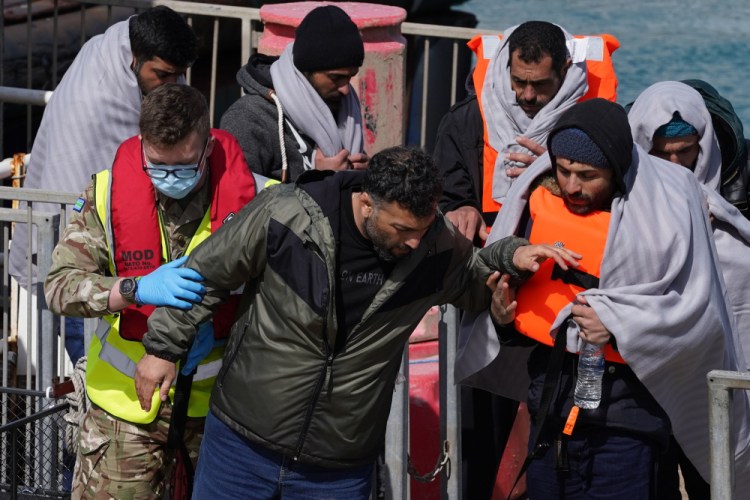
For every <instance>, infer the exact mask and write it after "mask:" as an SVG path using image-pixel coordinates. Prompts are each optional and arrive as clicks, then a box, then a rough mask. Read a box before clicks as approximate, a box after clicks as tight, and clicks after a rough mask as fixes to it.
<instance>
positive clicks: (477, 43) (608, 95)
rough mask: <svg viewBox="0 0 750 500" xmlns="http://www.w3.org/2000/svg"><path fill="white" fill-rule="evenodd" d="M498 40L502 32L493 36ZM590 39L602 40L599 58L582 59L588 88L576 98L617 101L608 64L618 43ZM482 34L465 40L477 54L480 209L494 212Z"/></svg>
mask: <svg viewBox="0 0 750 500" xmlns="http://www.w3.org/2000/svg"><path fill="white" fill-rule="evenodd" d="M497 36H498V38H500V39H501V40H502V35H497ZM587 36H589V35H575V38H586V37H587ZM590 36H591V38H596V37H599V38H601V39H602V42H603V49H602V59H601V60H600V61H599V60H591V59H587V60H586V74H587V82H588V86H589V89H588V91H587V92H586V94H584V95H583V97H581V99H580V100H579V101H585V100H586V99H592V98H594V97H601V98H603V99H607V100H609V101H612V102H616V101H617V75H615V68H614V66H613V64H612V53H613V52H614V51H616V50H617V49H618V48H620V42H618V41H617V39H616V38H615V37H614V36H612V35H608V34H602V35H590ZM483 44H484V37H483V36H482V35H477V36H475V37H474V38H472V39H471V40H469V42H468V43H467V45H468V47H469V48H470V49H471V50H472V51H473V52H474V53H475V54H476V55H477V64H476V66H475V67H474V75H473V78H474V87H475V89H476V92H477V102H478V103H479V111H480V113H481V114H482V123H483V124H484V153H483V169H482V172H483V174H482V177H483V183H482V212H484V213H497V212H498V211H499V210H500V204H499V203H498V202H496V201H495V200H493V199H492V180H493V177H494V172H495V161H496V160H497V151H495V149H494V148H493V147H492V146H490V141H489V133H488V131H487V118H486V117H485V116H484V108H483V107H482V88H483V87H484V79H485V76H486V75H487V67H488V66H489V63H490V57H491V54H488V55H487V56H486V57H485V54H484V45H483Z"/></svg>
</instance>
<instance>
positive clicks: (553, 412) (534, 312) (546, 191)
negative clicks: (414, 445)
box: [456, 99, 750, 498]
mask: <svg viewBox="0 0 750 500" xmlns="http://www.w3.org/2000/svg"><path fill="white" fill-rule="evenodd" d="M547 145H548V154H547V155H545V156H543V157H541V158H540V159H539V160H538V161H536V162H534V164H533V165H532V166H531V167H530V168H529V171H528V172H527V173H525V174H524V175H523V176H522V177H521V178H520V179H519V180H518V181H517V182H516V183H515V184H514V185H513V187H511V189H510V191H509V192H508V196H507V198H506V203H505V204H504V205H503V208H502V210H501V211H500V215H499V216H498V220H497V221H496V223H495V225H494V226H493V228H492V234H491V235H490V238H489V240H488V241H494V240H495V239H497V238H502V237H507V235H510V234H522V235H528V237H529V240H530V241H531V242H532V243H533V242H535V241H538V240H540V239H541V240H545V241H555V242H556V243H555V244H556V245H559V246H563V247H565V248H569V249H571V250H574V251H576V252H578V253H579V254H581V255H582V258H581V260H580V265H579V266H578V267H577V268H576V269H575V270H572V271H565V270H562V269H557V268H555V266H554V265H549V264H543V265H542V266H541V268H540V270H539V271H538V272H537V273H535V274H534V276H533V277H532V278H530V279H529V280H528V281H527V282H525V283H523V284H521V285H520V286H519V287H517V289H515V288H514V287H512V286H508V284H507V279H503V280H501V281H500V282H499V284H498V286H497V287H496V288H495V292H494V294H493V302H492V306H491V309H490V314H491V318H492V320H493V321H494V324H490V323H487V322H482V318H479V319H478V322H476V323H475V326H476V328H474V329H473V330H471V331H470V330H469V329H468V328H467V329H465V330H464V331H465V332H469V331H470V332H471V333H470V335H468V337H465V338H462V339H461V342H460V344H461V345H462V346H465V347H464V350H463V351H462V352H461V353H459V357H458V361H457V367H456V372H457V378H458V379H462V378H465V377H467V376H470V375H473V374H476V373H478V372H481V370H482V369H483V368H484V367H485V366H486V365H487V364H488V363H495V364H496V365H497V366H498V367H499V368H500V369H501V370H500V371H499V372H495V373H494V376H495V378H494V380H487V383H491V384H494V386H495V388H496V390H497V391H499V393H505V392H507V391H515V392H516V394H517V393H518V391H519V390H520V391H522V392H526V395H527V400H528V406H529V412H530V414H531V415H532V425H531V433H530V436H531V438H530V443H529V450H530V459H529V462H528V464H529V465H528V469H527V471H526V474H527V476H526V478H527V488H528V493H529V497H530V498H581V497H583V498H586V497H590V498H601V497H612V498H652V497H653V494H654V486H655V484H656V473H657V470H656V467H655V464H656V462H657V458H658V457H659V454H660V452H661V451H663V450H664V449H665V448H666V446H667V443H668V441H669V436H670V430H671V431H672V432H673V434H674V436H675V438H676V439H677V441H678V442H679V443H680V445H681V446H682V447H683V449H684V451H685V453H686V454H687V456H688V457H689V458H690V459H691V461H692V462H693V463H694V464H695V465H696V467H697V468H698V469H699V470H700V471H701V473H702V474H703V475H704V477H707V476H708V458H707V457H708V455H709V453H708V447H709V442H708V432H707V429H708V425H709V421H708V405H707V404H706V401H707V400H708V392H707V385H706V374H707V373H708V372H709V371H710V370H712V369H725V370H737V369H743V368H744V357H743V355H742V352H741V349H740V347H739V346H738V345H737V344H736V340H735V339H736V334H737V331H736V329H735V324H734V321H733V319H732V313H731V310H730V306H729V304H728V303H727V301H726V298H725V293H724V284H723V281H722V277H721V270H720V269H719V262H718V260H717V259H716V256H715V250H714V245H713V236H712V232H711V227H710V226H709V224H708V217H707V215H706V211H705V207H704V197H703V194H702V191H701V188H700V186H699V184H698V182H697V180H696V179H695V177H694V176H693V175H692V174H690V172H688V171H687V170H686V169H684V168H682V167H678V166H676V165H674V164H672V163H668V162H665V161H662V160H660V159H658V158H654V157H652V156H650V155H649V154H648V153H647V152H646V151H644V150H643V149H642V148H641V147H640V146H638V145H634V144H633V139H632V136H631V132H630V125H629V123H628V119H627V115H626V114H625V111H624V110H623V109H622V108H621V107H620V106H618V105H617V104H614V103H611V102H608V101H605V100H602V99H592V100H589V101H585V102H582V103H578V104H576V105H575V106H573V107H572V108H571V109H570V110H568V111H567V112H566V113H565V114H563V116H562V117H561V118H560V121H559V122H558V124H557V125H556V126H555V128H554V129H553V130H552V131H551V132H550V136H549V138H548V140H547ZM485 319H486V318H485ZM583 342H586V343H590V344H594V345H596V346H599V347H601V350H602V351H603V356H604V360H603V364H604V366H603V370H602V371H603V375H602V376H601V377H602V378H601V379H600V380H601V382H600V383H601V394H600V397H599V398H598V407H597V406H592V407H591V408H588V409H584V408H583V407H582V406H583V405H581V407H579V406H578V405H577V404H576V405H574V402H575V398H574V392H575V387H576V382H577V377H578V376H580V370H579V369H578V367H579V365H578V352H579V351H580V350H581V348H582V346H583ZM522 350H526V351H527V355H528V363H519V362H518V358H519V354H520V352H521V351H522ZM471 353H474V354H473V355H467V354H471ZM476 353H489V354H487V355H486V356H485V357H483V358H480V357H478V356H476ZM511 358H512V359H514V360H515V361H516V364H515V366H517V367H523V368H522V370H523V372H520V371H516V372H514V373H509V372H508V371H507V369H508V368H509V367H510V365H509V364H508V363H505V362H504V361H505V360H508V359H511ZM526 377H528V378H526ZM529 380H530V383H529ZM733 403H734V406H733V411H734V412H735V413H734V418H735V419H737V420H735V421H746V419H747V415H748V411H750V405H749V404H748V398H747V395H746V394H744V393H741V394H736V399H735V400H734V402H733ZM732 439H733V443H735V445H736V448H735V450H734V452H735V454H734V458H735V460H736V463H735V467H736V469H735V471H736V474H735V477H736V478H740V477H742V478H743V480H742V481H740V480H739V479H738V484H737V485H736V486H735V487H736V488H737V490H738V491H744V489H745V487H746V484H745V483H747V479H748V477H750V476H749V475H748V473H747V471H748V465H749V464H750V456H748V454H747V453H746V450H747V448H748V443H749V442H750V434H748V429H747V428H746V427H743V426H740V427H738V428H737V429H735V432H734V433H733V435H732ZM740 483H742V484H740Z"/></svg>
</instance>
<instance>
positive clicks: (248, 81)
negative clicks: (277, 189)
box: [219, 54, 315, 181]
mask: <svg viewBox="0 0 750 500" xmlns="http://www.w3.org/2000/svg"><path fill="white" fill-rule="evenodd" d="M276 59H277V58H276V57H270V56H266V55H262V54H255V55H253V56H251V57H250V60H249V61H248V63H247V64H246V65H245V66H243V67H242V68H240V70H239V71H238V72H237V82H238V83H239V84H240V86H242V89H243V90H244V92H245V95H243V96H242V97H240V98H239V99H238V100H237V101H235V102H234V104H232V105H231V106H230V107H229V109H227V110H226V112H225V113H224V115H223V116H222V117H221V123H220V126H219V128H222V129H224V130H226V131H227V132H230V133H231V134H232V135H234V136H235V137H236V138H237V140H238V141H239V143H240V146H241V147H242V151H243V153H244V154H245V160H246V161H247V164H248V166H249V167H250V170H252V171H253V172H254V173H256V174H260V175H263V176H266V177H270V178H272V179H276V180H281V166H282V150H281V146H280V143H279V112H278V109H277V107H276V104H275V103H274V101H273V99H272V98H271V93H272V92H273V83H272V81H271V70H270V68H271V64H272V63H273V62H274V61H275V60H276ZM283 134H284V149H285V151H286V157H287V162H288V169H289V176H288V179H287V180H288V181H294V180H295V179H297V177H299V175H300V174H301V173H302V172H304V171H305V170H311V169H312V155H313V152H314V151H315V144H314V142H313V141H312V140H311V139H310V138H309V137H307V136H305V135H303V134H302V133H300V132H298V131H297V130H296V127H295V128H293V126H292V123H291V122H290V120H289V119H288V118H286V117H285V119H284V124H283Z"/></svg>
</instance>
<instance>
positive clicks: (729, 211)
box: [628, 80, 750, 499]
mask: <svg viewBox="0 0 750 500" xmlns="http://www.w3.org/2000/svg"><path fill="white" fill-rule="evenodd" d="M694 87H695V88H694ZM696 89H698V90H696ZM704 89H706V90H707V91H709V90H708V89H710V91H713V88H712V87H710V86H709V85H708V84H707V83H705V82H701V81H699V80H692V81H691V80H689V81H687V82H684V83H683V82H674V81H665V82H658V83H655V84H654V85H651V86H650V87H648V88H647V89H646V90H644V91H643V92H642V93H641V95H639V96H638V99H636V100H635V102H634V103H633V106H632V108H631V109H630V112H629V114H628V119H629V120H630V126H631V129H632V132H633V140H634V141H635V142H636V143H637V144H638V145H639V146H641V147H642V148H643V149H645V150H647V151H649V153H650V154H652V155H654V156H657V157H659V158H662V159H664V160H667V161H670V162H672V163H676V164H678V165H682V166H683V167H685V168H687V169H690V170H691V171H692V172H693V173H694V174H695V177H696V178H697V179H698V182H700V183H701V187H702V189H703V193H704V195H705V197H706V201H707V203H708V210H709V213H710V214H711V227H712V230H713V235H714V241H715V243H716V251H717V255H718V257H719V262H720V263H721V270H722V273H723V276H724V283H725V284H726V287H727V295H728V298H729V301H730V303H731V305H732V310H733V312H734V318H735V321H736V323H737V328H738V332H740V335H741V337H740V339H739V341H740V343H741V344H742V347H743V350H744V354H745V359H746V360H747V359H748V358H749V357H750V308H748V304H750V288H749V287H748V286H747V283H748V281H750V268H749V267H748V266H747V265H746V263H747V262H750V221H748V220H747V219H746V218H745V217H744V216H743V215H742V213H740V210H739V207H741V206H743V204H742V203H738V204H737V206H734V205H732V204H730V203H729V201H728V200H732V201H735V202H737V201H742V200H745V201H746V198H742V196H739V197H738V196H737V195H742V194H743V193H744V194H746V189H731V188H732V187H734V185H735V184H737V181H738V180H739V181H740V183H739V185H740V187H744V184H742V177H743V175H742V174H743V173H744V172H743V171H742V167H744V166H745V165H746V163H745V162H744V161H742V162H741V163H739V162H738V163H739V165H737V164H735V165H733V166H734V167H735V169H734V171H733V172H725V171H723V167H724V165H722V159H723V158H725V157H727V156H728V157H729V158H732V156H731V155H728V154H727V153H729V151H736V150H737V148H736V147H735V148H734V149H732V148H731V147H730V146H731V145H732V143H729V142H726V141H724V142H723V143H722V142H720V140H719V133H720V132H719V131H720V130H721V131H722V132H726V131H727V130H731V129H730V128H729V127H727V126H726V125H725V124H726V123H727V122H726V121H725V120H723V119H721V118H723V116H720V117H718V118H717V117H715V116H713V115H712V114H711V113H710V112H709V109H708V107H707V106H706V101H704V95H705V93H704V95H701V94H700V93H699V90H704ZM729 109H730V110H731V107H730V108H729ZM724 116H726V115H724ZM715 127H716V128H715ZM740 141H741V142H740V144H743V145H744V142H745V139H744V137H741V136H740ZM735 144H736V143H735ZM725 146H726V147H727V149H728V150H729V151H725V148H724V147H725ZM738 166H739V167H740V168H739V169H738V168H737V167H738ZM726 167H729V165H726ZM727 173H730V174H733V175H726V174H727ZM728 181H729V182H728ZM725 187H726V188H729V189H724V188H725ZM722 195H724V197H726V198H727V199H726V200H725V198H724V197H723V196H722ZM746 206H747V205H746V203H744V207H745V208H746ZM678 463H679V468H680V471H681V473H682V478H683V480H684V483H685V491H687V493H688V496H689V497H690V498H693V499H695V498H708V497H709V496H710V489H709V484H708V483H707V482H706V481H705V480H704V479H703V478H702V477H701V476H700V474H699V473H698V471H696V470H695V467H693V464H692V463H690V461H689V460H688V459H687V457H685V454H684V453H682V450H681V449H680V447H679V446H678V445H677V443H676V442H674V441H672V442H671V443H670V450H669V453H667V454H666V455H665V457H664V460H663V462H662V464H661V468H660V470H661V471H662V472H666V474H662V475H661V477H660V486H661V487H663V488H664V489H663V490H662V491H660V493H659V498H664V499H671V498H679V497H680V489H679V477H678V475H677V464H678Z"/></svg>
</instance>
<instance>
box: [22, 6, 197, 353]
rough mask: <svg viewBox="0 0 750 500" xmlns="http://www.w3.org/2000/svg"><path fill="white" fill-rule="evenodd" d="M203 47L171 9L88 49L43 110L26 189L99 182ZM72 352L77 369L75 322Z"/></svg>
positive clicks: (78, 329) (73, 189)
mask: <svg viewBox="0 0 750 500" xmlns="http://www.w3.org/2000/svg"><path fill="white" fill-rule="evenodd" d="M197 45H198V44H197V39H196V36H195V34H194V33H193V30H192V29H191V28H190V26H188V25H187V23H186V22H185V20H184V19H183V18H182V16H180V15H179V14H177V13H176V12H174V11H173V10H172V9H170V8H168V7H165V6H157V7H154V8H152V9H148V10H145V11H143V12H142V13H140V14H138V15H136V16H132V17H130V18H129V19H127V20H125V21H121V22H119V23H116V24H114V25H112V26H111V27H110V28H109V29H108V30H107V31H106V32H105V33H103V34H101V35H97V36H95V37H93V38H92V39H91V40H89V41H87V42H86V43H85V44H84V45H83V47H81V50H80V52H79V53H78V55H77V56H76V58H75V60H74V61H73V63H72V64H71V66H70V67H69V68H68V70H67V71H66V72H65V76H63V78H62V80H61V81H60V84H59V85H58V86H57V88H56V89H55V91H54V94H53V95H52V98H51V99H50V101H49V103H48V104H47V106H46V108H45V110H44V115H43V116H42V122H41V124H40V126H39V129H38V130H37V133H36V137H35V139H34V143H33V145H32V148H31V159H30V163H29V166H28V170H27V173H26V179H25V180H24V183H23V187H27V188H34V189H47V190H51V191H62V192H68V193H80V192H81V190H83V188H84V187H85V186H86V183H87V182H88V181H89V180H90V179H91V176H92V175H93V174H95V173H96V172H98V171H99V170H101V169H103V168H107V167H108V166H110V165H112V161H113V160H114V158H115V152H116V151H117V148H118V146H119V145H120V143H121V142H122V141H124V140H125V139H127V138H128V137H131V136H133V135H135V134H137V133H138V118H139V113H140V110H141V100H142V99H143V96H144V95H146V94H148V93H149V92H150V91H152V90H153V89H154V88H155V87H157V86H158V85H161V84H164V83H167V82H176V81H181V82H184V79H183V75H184V73H185V71H186V70H187V68H188V67H190V66H191V65H192V64H193V62H194V61H195V59H196V58H197V56H198V50H197ZM34 209H35V210H38V211H48V212H51V213H54V212H59V207H58V206H56V205H46V204H42V203H35V204H34ZM28 234H29V228H28V227H27V225H26V224H17V225H16V227H15V230H14V232H13V245H12V247H11V251H10V273H11V275H12V276H13V277H14V278H15V279H16V280H18V282H19V283H20V284H21V285H22V286H24V287H27V286H29V285H35V284H36V281H37V276H36V264H35V259H34V258H33V254H34V253H35V252H36V238H35V237H34V235H35V234H36V231H35V230H34V231H32V233H31V234H32V255H27V253H28V250H27V248H28V243H27V242H28ZM29 259H31V260H32V264H31V265H32V275H31V277H28V276H27V269H28V266H29ZM41 278H43V277H41ZM29 279H31V283H27V282H28V280H29ZM32 290H33V287H32ZM66 350H67V351H68V355H69V357H70V359H71V361H72V362H73V364H75V363H76V361H77V360H78V359H79V358H80V357H81V356H83V355H84V348H83V325H82V323H81V322H79V321H77V320H74V319H68V320H66Z"/></svg>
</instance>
